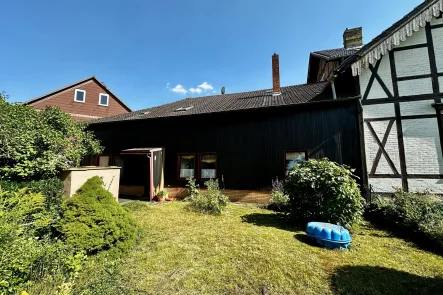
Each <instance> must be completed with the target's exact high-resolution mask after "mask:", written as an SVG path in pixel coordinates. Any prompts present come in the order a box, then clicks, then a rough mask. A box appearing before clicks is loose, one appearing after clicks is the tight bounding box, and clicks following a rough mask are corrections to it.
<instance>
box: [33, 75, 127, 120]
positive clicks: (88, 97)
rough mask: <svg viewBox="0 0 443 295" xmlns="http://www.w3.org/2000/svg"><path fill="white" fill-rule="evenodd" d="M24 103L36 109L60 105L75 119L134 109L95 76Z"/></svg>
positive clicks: (117, 113)
mask: <svg viewBox="0 0 443 295" xmlns="http://www.w3.org/2000/svg"><path fill="white" fill-rule="evenodd" d="M24 104H27V105H30V106H32V107H34V108H36V109H44V108H46V107H47V106H58V107H60V109H61V110H62V111H64V112H66V113H68V114H70V115H71V116H72V118H73V119H74V120H75V121H87V120H92V119H98V118H104V117H109V116H115V115H120V114H125V113H129V112H131V111H132V110H131V109H130V108H129V107H128V106H127V105H126V104H125V103H124V102H123V101H122V100H120V99H119V98H118V97H117V96H116V95H115V94H113V93H112V92H111V91H110V90H109V89H108V88H106V86H105V85H104V84H103V83H101V82H100V81H98V80H97V78H95V77H94V76H92V77H90V78H87V79H84V80H81V81H78V82H76V83H74V84H71V85H68V86H65V87H63V88H61V89H58V90H55V91H52V92H50V93H48V94H45V95H42V96H40V97H36V98H34V99H31V100H29V101H27V102H24Z"/></svg>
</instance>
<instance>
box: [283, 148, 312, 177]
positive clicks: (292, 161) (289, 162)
mask: <svg viewBox="0 0 443 295" xmlns="http://www.w3.org/2000/svg"><path fill="white" fill-rule="evenodd" d="M307 160H308V152H307V151H285V175H286V176H287V175H288V173H289V170H291V168H292V167H294V166H295V165H297V164H299V163H301V162H304V161H307Z"/></svg>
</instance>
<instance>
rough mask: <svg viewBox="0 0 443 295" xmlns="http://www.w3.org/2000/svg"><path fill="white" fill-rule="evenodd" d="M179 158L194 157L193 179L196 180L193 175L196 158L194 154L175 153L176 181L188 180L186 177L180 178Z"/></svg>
mask: <svg viewBox="0 0 443 295" xmlns="http://www.w3.org/2000/svg"><path fill="white" fill-rule="evenodd" d="M181 156H194V176H193V178H194V179H197V177H196V173H195V168H196V165H195V164H196V163H195V160H196V157H197V155H196V153H177V179H178V180H187V179H188V178H187V177H180V164H181Z"/></svg>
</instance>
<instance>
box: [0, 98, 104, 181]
mask: <svg viewBox="0 0 443 295" xmlns="http://www.w3.org/2000/svg"><path fill="white" fill-rule="evenodd" d="M0 126H1V128H0V179H4V180H15V181H22V180H36V179H41V178H48V177H53V176H56V175H57V174H58V173H59V172H60V170H63V169H66V168H69V167H73V166H78V165H79V164H80V161H81V160H82V159H83V157H84V156H85V155H89V154H98V153H100V152H101V150H102V148H101V147H100V143H99V141H98V140H97V139H96V138H95V136H94V134H93V133H92V132H91V131H87V130H86V128H87V125H86V124H85V123H77V122H74V121H73V120H72V119H71V117H70V115H69V114H66V113H64V112H63V111H61V110H60V109H59V108H57V107H49V108H46V109H45V110H43V111H40V110H36V109H34V108H32V107H31V106H28V105H24V104H11V103H8V102H7V101H5V100H1V99H0Z"/></svg>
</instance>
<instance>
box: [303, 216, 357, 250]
mask: <svg viewBox="0 0 443 295" xmlns="http://www.w3.org/2000/svg"><path fill="white" fill-rule="evenodd" d="M306 234H307V235H308V237H310V238H313V239H315V240H316V241H317V243H318V244H319V245H321V246H324V247H326V248H329V249H337V248H348V247H349V244H350V243H351V242H352V238H351V235H350V234H349V231H348V230H347V229H345V228H344V227H342V226H339V225H336V224H331V223H324V222H309V223H308V225H307V226H306Z"/></svg>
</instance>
